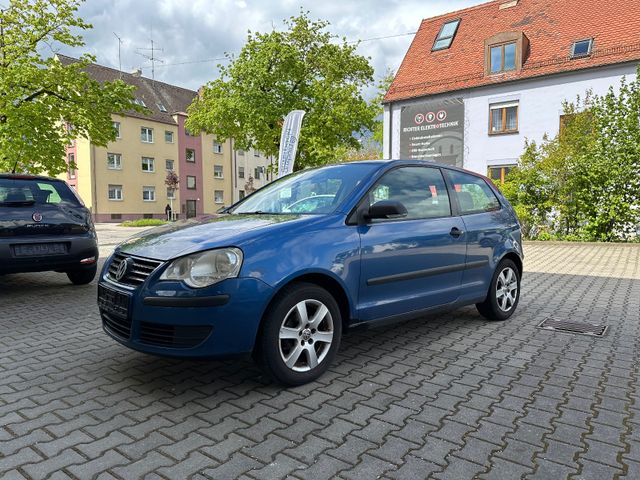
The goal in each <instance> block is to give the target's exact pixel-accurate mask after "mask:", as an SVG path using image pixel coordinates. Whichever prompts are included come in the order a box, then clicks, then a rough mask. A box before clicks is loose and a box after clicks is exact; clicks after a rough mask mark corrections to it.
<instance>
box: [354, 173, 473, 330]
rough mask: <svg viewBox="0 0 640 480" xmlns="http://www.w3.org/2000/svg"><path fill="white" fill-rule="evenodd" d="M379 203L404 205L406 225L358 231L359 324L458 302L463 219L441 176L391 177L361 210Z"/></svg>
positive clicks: (377, 224) (378, 224) (390, 223)
mask: <svg viewBox="0 0 640 480" xmlns="http://www.w3.org/2000/svg"><path fill="white" fill-rule="evenodd" d="M381 200H393V201H397V202H400V203H402V204H403V205H404V206H405V208H406V209H407V212H408V213H407V216H406V218H404V219H402V220H372V221H370V222H369V224H367V225H361V226H360V227H358V230H359V233H360V242H361V274H360V291H359V302H358V303H359V308H358V310H359V312H358V314H359V319H360V320H361V321H370V320H374V319H379V318H385V317H390V316H393V315H399V314H403V313H409V312H411V311H414V310H422V309H425V308H429V307H434V306H437V305H444V304H448V303H452V302H454V301H455V300H456V299H457V298H458V290H459V287H460V283H461V281H462V273H463V270H464V266H465V256H466V238H465V234H464V233H463V232H464V223H463V222H462V220H461V219H460V217H453V216H451V208H450V202H449V196H448V192H447V188H446V185H445V182H444V178H443V176H442V173H441V172H440V170H439V169H438V168H434V167H422V166H420V167H418V166H411V167H402V168H396V169H393V170H391V171H389V172H387V173H386V174H385V175H384V176H383V177H382V178H381V179H380V180H379V181H378V182H377V183H376V185H374V187H373V188H372V189H371V190H370V191H369V192H368V194H367V195H366V196H365V198H364V199H363V201H362V202H361V208H365V209H366V208H368V207H369V206H370V205H372V204H374V203H376V202H377V201H381ZM456 229H457V230H456Z"/></svg>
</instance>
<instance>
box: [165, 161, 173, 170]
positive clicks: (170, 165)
mask: <svg viewBox="0 0 640 480" xmlns="http://www.w3.org/2000/svg"><path fill="white" fill-rule="evenodd" d="M173 164H174V161H173V160H165V161H164V168H165V169H167V170H173Z"/></svg>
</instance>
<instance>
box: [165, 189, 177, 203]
mask: <svg viewBox="0 0 640 480" xmlns="http://www.w3.org/2000/svg"><path fill="white" fill-rule="evenodd" d="M167 198H168V199H169V200H175V199H176V189H175V188H171V187H167Z"/></svg>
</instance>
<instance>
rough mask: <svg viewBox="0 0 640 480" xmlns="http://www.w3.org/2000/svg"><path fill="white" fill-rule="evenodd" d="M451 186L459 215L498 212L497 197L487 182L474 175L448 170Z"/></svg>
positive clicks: (498, 203)
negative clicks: (458, 208)
mask: <svg viewBox="0 0 640 480" xmlns="http://www.w3.org/2000/svg"><path fill="white" fill-rule="evenodd" d="M447 175H448V176H449V179H450V180H451V183H452V184H453V195H455V197H456V199H457V200H458V206H459V207H460V214H461V215H468V214H471V213H482V212H492V211H494V210H500V202H499V201H498V197H496V195H495V193H493V190H492V189H491V187H489V185H487V182H485V181H484V179H482V178H480V177H476V176H475V175H469V174H466V173H462V172H456V171H453V170H448V171H447Z"/></svg>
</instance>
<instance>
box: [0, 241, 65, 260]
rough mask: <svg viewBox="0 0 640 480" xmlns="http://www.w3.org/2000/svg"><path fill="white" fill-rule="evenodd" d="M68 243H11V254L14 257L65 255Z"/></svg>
mask: <svg viewBox="0 0 640 480" xmlns="http://www.w3.org/2000/svg"><path fill="white" fill-rule="evenodd" d="M67 252H68V245H67V244H66V243H27V244H23V245H13V254H14V255H15V256H16V257H41V256H46V255H66V254H67Z"/></svg>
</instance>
